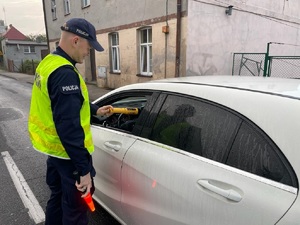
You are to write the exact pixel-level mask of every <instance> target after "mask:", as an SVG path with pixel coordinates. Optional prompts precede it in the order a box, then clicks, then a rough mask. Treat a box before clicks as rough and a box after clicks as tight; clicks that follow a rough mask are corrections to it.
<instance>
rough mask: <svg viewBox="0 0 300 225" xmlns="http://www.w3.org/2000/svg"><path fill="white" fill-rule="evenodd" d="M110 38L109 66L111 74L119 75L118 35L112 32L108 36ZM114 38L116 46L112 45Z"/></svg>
mask: <svg viewBox="0 0 300 225" xmlns="http://www.w3.org/2000/svg"><path fill="white" fill-rule="evenodd" d="M109 37H110V54H111V56H110V61H111V62H110V64H111V72H112V73H121V69H120V45H119V40H120V39H119V33H118V32H114V33H111V34H109ZM114 37H115V40H116V44H114Z"/></svg>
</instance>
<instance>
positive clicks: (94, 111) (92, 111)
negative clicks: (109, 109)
mask: <svg viewBox="0 0 300 225" xmlns="http://www.w3.org/2000/svg"><path fill="white" fill-rule="evenodd" d="M90 108H91V115H96V114H97V110H98V109H99V106H97V105H95V104H93V103H90Z"/></svg>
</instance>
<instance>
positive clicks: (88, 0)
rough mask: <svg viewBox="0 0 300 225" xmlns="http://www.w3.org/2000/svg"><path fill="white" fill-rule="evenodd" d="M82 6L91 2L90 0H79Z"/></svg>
mask: <svg viewBox="0 0 300 225" xmlns="http://www.w3.org/2000/svg"><path fill="white" fill-rule="evenodd" d="M81 3H82V8H84V7H87V6H89V5H90V4H91V1H90V0H81Z"/></svg>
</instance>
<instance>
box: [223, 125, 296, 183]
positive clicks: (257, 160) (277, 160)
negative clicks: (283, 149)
mask: <svg viewBox="0 0 300 225" xmlns="http://www.w3.org/2000/svg"><path fill="white" fill-rule="evenodd" d="M268 139H269V138H268V137H266V136H265V135H263V133H261V132H259V131H258V130H257V129H254V127H252V126H250V125H248V124H247V123H245V122H243V123H242V126H241V128H240V129H239V132H238V134H237V136H236V139H235V141H234V143H233V146H232V149H231V151H230V154H229V157H228V161H227V164H228V165H230V166H233V167H236V168H238V169H241V170H244V171H247V172H250V173H253V174H256V175H259V176H262V177H265V178H268V179H271V180H274V181H277V182H280V183H283V184H287V185H291V186H293V183H295V182H293V179H292V177H291V175H290V173H289V171H288V169H287V168H288V167H287V166H286V165H285V164H287V163H286V160H285V159H284V158H283V156H281V154H280V151H279V149H277V147H276V146H275V145H274V144H272V142H271V141H269V140H268Z"/></svg>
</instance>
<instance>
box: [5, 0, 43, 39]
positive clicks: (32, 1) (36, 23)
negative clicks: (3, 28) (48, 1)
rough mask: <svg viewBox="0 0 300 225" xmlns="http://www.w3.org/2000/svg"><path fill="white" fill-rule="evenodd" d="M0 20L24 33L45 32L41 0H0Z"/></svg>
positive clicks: (35, 33)
mask: <svg viewBox="0 0 300 225" xmlns="http://www.w3.org/2000/svg"><path fill="white" fill-rule="evenodd" d="M0 20H4V23H5V25H7V26H9V25H10V24H12V25H13V26H14V27H15V28H16V29H17V30H19V31H20V32H21V33H23V34H24V35H30V34H33V35H37V34H46V31H45V22H44V12H43V1H42V0H0Z"/></svg>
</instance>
